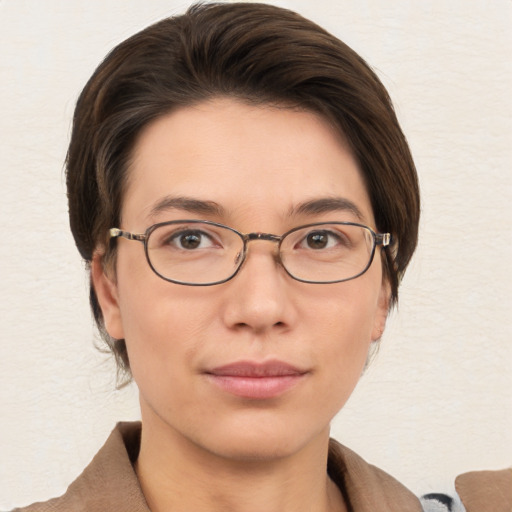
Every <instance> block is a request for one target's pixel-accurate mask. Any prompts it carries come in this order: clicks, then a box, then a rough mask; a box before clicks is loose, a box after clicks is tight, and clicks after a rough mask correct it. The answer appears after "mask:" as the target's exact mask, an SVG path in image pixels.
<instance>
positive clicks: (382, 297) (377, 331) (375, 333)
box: [372, 279, 391, 341]
mask: <svg viewBox="0 0 512 512" xmlns="http://www.w3.org/2000/svg"><path fill="white" fill-rule="evenodd" d="M390 303H391V287H390V285H389V282H388V280H387V279H383V281H382V286H381V287H380V292H379V298H378V302H377V310H376V311H375V318H374V322H373V329H372V341H379V340H380V338H381V337H382V334H383V333H384V329H385V328H386V320H387V319H388V314H389V305H390Z"/></svg>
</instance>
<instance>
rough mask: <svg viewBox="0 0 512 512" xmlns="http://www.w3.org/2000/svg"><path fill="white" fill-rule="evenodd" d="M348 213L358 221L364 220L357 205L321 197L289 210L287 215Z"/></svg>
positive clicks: (337, 198) (347, 200) (333, 198)
mask: <svg viewBox="0 0 512 512" xmlns="http://www.w3.org/2000/svg"><path fill="white" fill-rule="evenodd" d="M339 211H342V212H349V213H352V214H353V215H355V216H356V217H357V218H358V219H359V220H364V215H363V214H362V212H361V210H360V209H359V208H358V207H357V205H356V204H355V203H354V202H352V201H350V199H346V198H344V197H322V198H318V199H312V200H311V201H306V202H304V203H301V204H299V205H297V206H294V207H293V208H291V210H290V213H289V215H290V216H293V215H319V214H321V213H330V212H339Z"/></svg>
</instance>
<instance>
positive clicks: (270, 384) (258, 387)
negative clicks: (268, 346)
mask: <svg viewBox="0 0 512 512" xmlns="http://www.w3.org/2000/svg"><path fill="white" fill-rule="evenodd" d="M306 374H307V372H305V371H303V370H300V369H298V368H295V367H294V366H291V365H289V364H287V363H283V362H280V361H272V362H269V363H263V364H261V363H252V362H246V361H241V362H237V363H232V364H228V365H225V366H220V367H218V368H214V369H213V370H210V371H208V372H206V375H207V376H208V378H209V380H210V381H211V382H213V384H214V385H216V386H218V387H219V388H220V389H222V390H223V391H226V392H227V393H230V394H232V395H235V396H239V397H242V398H249V399H253V400H264V399H269V398H275V397H278V396H280V395H282V394H283V393H284V392H286V391H288V390H290V389H291V388H293V387H294V386H296V385H297V384H298V383H299V382H300V381H302V379H303V378H304V377H305V375H306Z"/></svg>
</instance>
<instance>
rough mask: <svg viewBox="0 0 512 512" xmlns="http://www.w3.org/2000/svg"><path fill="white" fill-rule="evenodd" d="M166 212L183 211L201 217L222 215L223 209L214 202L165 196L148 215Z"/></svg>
mask: <svg viewBox="0 0 512 512" xmlns="http://www.w3.org/2000/svg"><path fill="white" fill-rule="evenodd" d="M168 210H184V211H187V212H190V213H196V214H201V215H218V216H221V215H223V213H224V208H222V206H220V204H218V203H216V202H215V201H203V200H201V199H193V198H190V197H175V196H165V197H164V198H162V199H160V200H159V201H158V202H157V203H156V204H155V205H154V206H153V207H152V208H151V210H150V212H149V215H150V216H152V217H154V216H156V215H158V214H159V213H162V212H165V211H168Z"/></svg>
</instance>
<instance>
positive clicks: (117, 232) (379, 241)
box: [109, 219, 391, 286]
mask: <svg viewBox="0 0 512 512" xmlns="http://www.w3.org/2000/svg"><path fill="white" fill-rule="evenodd" d="M184 223H186V224H207V225H210V226H217V227H220V228H224V229H228V230H229V231H232V232H233V233H235V234H237V235H238V236H239V237H240V238H241V239H242V242H243V251H242V254H241V257H240V261H239V262H238V264H237V267H236V269H235V271H234V272H233V273H232V274H231V275H230V276H229V277H227V278H225V279H222V280H220V281H214V282H212V283H187V282H184V281H177V280H176V279H171V278H169V277H165V276H164V275H162V274H160V273H159V272H158V271H157V270H156V269H155V267H154V266H153V264H152V263H151V258H150V257H149V252H148V244H147V241H148V239H149V236H150V235H151V233H152V232H153V231H155V229H157V228H159V227H160V226H168V225H172V224H184ZM326 224H331V225H332V224H334V225H343V226H358V227H361V228H364V229H367V230H368V231H369V232H370V233H371V235H372V237H373V247H372V251H371V254H370V258H369V261H368V264H367V265H366V267H364V269H363V270H362V271H361V272H359V273H358V274H356V275H355V276H352V277H349V278H345V279H336V280H333V281H311V280H307V279H300V278H298V277H296V276H294V275H293V274H292V273H291V272H290V271H289V270H288V269H287V268H286V266H285V265H284V264H283V262H282V261H281V244H282V242H283V240H284V239H285V238H286V237H287V236H288V235H290V234H291V233H294V232H295V231H299V230H300V229H304V228H309V227H314V226H322V225H326ZM109 238H110V239H115V238H126V239H127V240H135V241H137V242H141V243H142V244H144V253H145V255H146V260H147V262H148V265H149V266H150V268H151V270H152V271H153V272H154V273H155V274H156V275H157V276H158V277H160V278H161V279H163V280H164V281H168V282H170V283H175V284H181V285H185V286H213V285H216V284H222V283H225V282H227V281H229V280H231V279H233V277H235V276H236V275H237V274H238V272H239V271H240V269H241V268H242V266H243V264H244V262H245V259H246V257H247V254H248V251H247V244H248V243H249V242H251V241H253V240H266V241H269V242H275V243H277V244H278V262H279V264H280V265H281V267H283V269H284V270H285V272H286V273H287V274H288V275H289V276H290V277H291V278H292V279H295V280H296V281H300V282H301V283H310V284H333V283H342V282H344V281H351V280H352V279H356V278H357V277H359V276H361V275H363V274H364V273H365V272H366V271H367V270H368V269H369V268H370V265H371V264H372V262H373V258H374V256H375V249H376V248H377V246H382V247H387V246H389V245H390V243H391V234H390V233H376V232H375V231H374V230H373V229H372V228H370V227H369V226H365V225H364V224H359V223H357V222H315V223H312V224H304V225H302V226H297V227H295V228H293V229H290V230H289V231H287V232H286V233H283V234H282V235H281V236H279V235H274V234H272V233H260V232H255V233H241V232H240V231H237V230H236V229H234V228H231V227H229V226H226V225H225V224H220V223H218V222H213V221H209V220H197V219H193V220H188V219H183V220H181V219H180V220H171V221H167V222H159V223H157V224H153V225H152V226H149V227H148V228H147V229H146V231H145V232H144V233H142V234H138V233H130V232H129V231H124V230H122V229H119V228H110V229H109Z"/></svg>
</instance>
